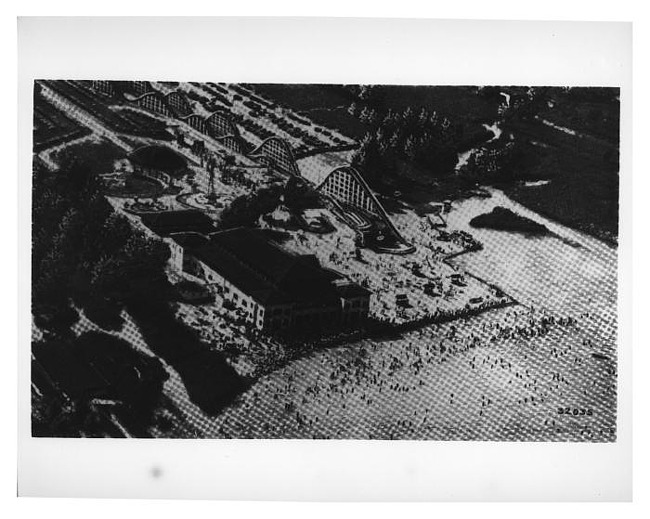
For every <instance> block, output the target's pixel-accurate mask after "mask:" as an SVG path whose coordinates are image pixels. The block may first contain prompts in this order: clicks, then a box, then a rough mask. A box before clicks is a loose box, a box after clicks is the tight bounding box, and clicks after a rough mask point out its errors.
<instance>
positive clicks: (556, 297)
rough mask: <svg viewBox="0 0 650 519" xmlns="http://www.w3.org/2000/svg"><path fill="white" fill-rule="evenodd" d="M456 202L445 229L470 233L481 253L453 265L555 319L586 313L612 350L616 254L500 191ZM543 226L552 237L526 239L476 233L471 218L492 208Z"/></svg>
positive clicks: (501, 233) (485, 231) (517, 235)
mask: <svg viewBox="0 0 650 519" xmlns="http://www.w3.org/2000/svg"><path fill="white" fill-rule="evenodd" d="M490 192H491V195H492V196H491V197H490V198H486V199H480V198H472V199H469V200H465V201H462V202H459V203H457V204H456V205H455V207H454V208H453V209H452V211H451V212H450V214H449V215H448V217H447V221H448V225H449V227H451V228H454V229H462V230H465V231H468V232H470V233H471V234H473V235H474V236H475V237H476V238H477V239H478V240H479V241H480V242H481V243H482V244H483V250H481V251H479V252H475V253H472V254H466V255H463V256H460V257H458V258H456V259H454V260H453V261H454V262H455V263H456V264H459V265H461V266H462V267H463V268H464V269H466V270H468V271H469V272H471V273H472V274H475V275H477V276H479V277H481V278H483V279H485V280H486V281H488V282H490V283H494V284H496V285H498V286H500V287H501V288H502V289H503V290H505V291H506V292H507V293H508V294H510V295H511V296H513V297H514V298H516V299H517V300H518V301H519V302H520V303H522V304H525V305H534V306H536V307H539V308H544V309H546V310H548V311H550V312H553V313H555V314H559V315H569V316H574V315H579V314H583V313H589V318H588V319H589V321H590V324H591V326H593V327H594V328H595V329H598V330H600V336H601V342H602V344H603V346H604V347H605V348H607V349H610V348H612V349H613V348H614V347H615V336H616V330H615V321H616V296H617V290H616V282H617V268H616V265H617V253H616V249H614V248H612V247H610V246H609V245H607V244H605V243H603V242H601V241H599V240H597V239H596V238H593V237H591V236H587V235H585V234H583V233H580V232H578V231H575V230H573V229H569V228H567V227H565V226H563V225H560V224H558V223H556V222H553V221H551V220H549V219H547V218H544V217H542V216H540V215H538V214H536V213H535V212H533V211H531V210H529V209H526V208H525V207H523V206H522V205H521V204H518V203H517V202H515V201H513V200H511V199H510V198H508V197H507V196H506V195H505V194H504V193H503V192H501V191H499V190H496V189H491V190H490ZM496 206H502V207H506V208H508V209H510V210H512V211H513V212H516V213H518V214H520V215H522V216H525V217H527V218H529V219H531V220H534V221H536V222H538V223H541V224H543V225H545V226H546V227H547V228H548V229H549V230H550V231H551V233H553V235H551V236H542V237H527V236H526V235H523V234H521V233H512V232H506V231H496V230H491V229H477V228H473V227H471V226H470V225H469V222H470V220H471V219H472V218H474V217H475V216H477V215H479V214H483V213H486V212H490V211H491V210H492V209H493V208H494V207H496Z"/></svg>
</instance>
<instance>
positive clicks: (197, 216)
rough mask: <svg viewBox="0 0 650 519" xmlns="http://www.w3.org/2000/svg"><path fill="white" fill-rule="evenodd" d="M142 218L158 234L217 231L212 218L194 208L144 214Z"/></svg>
mask: <svg viewBox="0 0 650 519" xmlns="http://www.w3.org/2000/svg"><path fill="white" fill-rule="evenodd" d="M140 220H141V221H142V223H143V224H144V225H146V226H147V227H148V228H149V229H151V230H152V231H153V232H155V233H156V234H157V235H158V236H163V237H167V236H169V235H170V234H176V233H198V234H210V233H213V232H215V231H216V229H215V227H214V222H213V221H212V219H211V218H210V217H209V216H207V215H206V214H205V213H202V212H201V211H197V210H194V209H183V210H180V211H163V212H159V213H148V214H143V215H141V216H140Z"/></svg>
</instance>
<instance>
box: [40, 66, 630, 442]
mask: <svg viewBox="0 0 650 519" xmlns="http://www.w3.org/2000/svg"><path fill="white" fill-rule="evenodd" d="M131 79H133V80H117V79H115V80H107V79H102V80H78V79H39V80H36V81H34V82H33V148H32V207H31V217H32V222H31V231H32V236H31V279H32V290H31V434H32V436H33V437H67V438H167V439H173V438H182V439H202V438H208V439H317V440H329V439H332V440H333V439H361V440H438V441H445V440H454V441H458V440H469V441H508V442H512V441H517V442H598V443H604V442H615V441H616V439H617V429H616V423H617V300H618V299H617V298H618V287H617V275H618V272H617V271H618V269H617V264H618V261H617V258H618V231H619V223H618V222H619V143H620V136H619V131H620V128H619V127H620V97H619V94H620V91H619V88H614V87H601V86H597V85H594V86H566V87H564V86H544V85H502V86H498V85H496V86H495V85H467V86H444V85H388V84H386V85H384V84H280V83H224V82H219V78H218V77H216V78H215V82H172V81H143V80H139V79H138V78H131ZM183 79H191V78H183ZM222 79H223V78H222ZM310 445H311V443H310Z"/></svg>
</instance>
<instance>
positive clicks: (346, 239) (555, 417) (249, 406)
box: [33, 86, 617, 442]
mask: <svg viewBox="0 0 650 519" xmlns="http://www.w3.org/2000/svg"><path fill="white" fill-rule="evenodd" d="M205 88H206V87H203V86H201V89H203V90H205ZM259 124H260V125H262V126H264V124H265V120H264V119H263V118H261V119H259ZM267 128H268V131H273V132H276V130H277V127H276V126H275V125H274V124H271V123H269V124H268V127H267ZM348 159H349V155H348V152H330V153H325V154H321V155H318V156H315V157H306V158H303V159H300V160H298V165H299V167H300V170H301V173H302V174H303V175H304V176H305V177H306V178H308V179H310V180H312V181H313V182H314V183H316V184H318V183H320V182H319V181H318V179H320V180H321V181H322V179H323V178H324V177H325V174H326V173H327V172H329V171H331V170H332V169H334V168H336V167H338V166H341V165H345V164H347V163H349V161H348ZM490 194H491V196H490V197H489V198H478V197H477V198H471V199H468V200H464V201H460V202H456V203H455V204H454V207H453V208H452V210H451V212H449V213H448V214H447V215H445V220H446V225H447V226H446V228H445V230H446V231H465V232H469V233H470V234H471V235H472V236H473V237H474V238H475V239H476V240H478V241H479V242H480V243H481V244H482V245H483V249H482V250H480V251H476V252H471V253H467V254H463V255H461V256H458V257H455V258H454V259H450V260H449V261H448V262H443V261H442V257H443V256H444V254H453V253H455V252H460V250H462V247H461V248H460V250H456V249H454V245H453V244H449V243H448V242H441V241H436V234H437V231H434V230H432V229H430V228H429V229H427V228H426V227H423V225H422V224H423V222H422V219H421V218H419V217H418V216H417V215H416V214H415V213H414V211H413V210H412V208H409V207H404V208H403V209H402V211H400V212H395V213H393V214H391V218H392V219H393V221H394V223H395V224H396V226H397V228H398V229H399V230H400V232H401V233H402V234H403V235H404V237H405V238H406V239H407V240H408V241H410V242H411V243H414V244H415V245H416V246H417V251H416V252H415V253H414V254H412V255H407V256H386V255H378V254H375V253H372V252H370V251H367V250H364V251H363V252H362V254H363V257H364V260H365V262H366V263H365V264H364V263H361V262H357V261H355V260H353V259H351V253H352V252H353V251H354V246H353V241H352V237H353V232H352V231H351V230H350V229H348V228H346V227H345V226H343V225H341V224H340V223H339V222H336V221H335V222H334V223H335V225H336V226H337V233H336V235H334V236H330V237H319V236H314V235H306V234H303V233H292V240H290V242H289V243H287V244H285V246H286V247H287V248H289V249H290V250H294V251H295V252H300V253H307V252H311V253H313V254H316V255H317V256H318V257H319V259H320V260H321V263H323V264H325V265H326V266H330V267H333V268H336V269H338V270H341V271H342V272H344V273H345V274H346V275H348V276H350V277H352V278H353V279H357V280H361V279H366V280H367V281H368V282H369V284H370V286H371V289H372V291H373V302H372V306H371V311H372V313H373V315H375V316H386V315H388V316H390V317H391V318H393V319H395V320H397V321H399V320H400V319H409V318H413V316H419V315H421V313H424V312H426V311H431V310H432V309H435V308H436V307H437V308H440V309H444V310H448V311H452V310H453V309H454V308H458V307H460V308H462V307H464V305H465V304H466V302H467V300H468V299H469V298H470V297H477V296H478V297H481V298H483V300H484V301H486V302H491V303H496V301H497V299H498V298H497V297H496V296H495V294H494V291H493V289H492V288H491V285H494V286H497V287H499V288H500V289H502V290H503V291H504V292H505V294H507V296H508V297H509V298H512V300H513V301H514V302H516V303H518V304H515V305H511V306H508V307H505V308H494V309H486V311H485V312H483V313H481V314H480V315H478V316H474V317H468V318H460V319H457V320H455V321H452V322H449V323H446V324H444V325H429V326H424V327H422V328H420V329H417V330H415V331H412V332H408V333H403V334H401V335H400V336H397V337H391V338H385V339H382V340H360V341H356V342H353V343H350V344H346V345H342V346H337V347H332V348H329V349H324V350H320V351H316V352H312V353H311V354H309V355H307V356H304V357H302V358H299V359H297V360H293V361H291V362H289V363H288V364H287V365H285V366H284V367H281V368H279V369H277V370H275V371H272V372H270V373H267V374H265V375H264V376H262V377H261V378H259V379H258V380H256V381H255V382H254V384H253V385H252V387H251V388H250V389H249V390H248V391H246V392H245V393H244V394H242V395H241V396H240V397H239V398H238V399H237V401H236V402H234V403H233V404H232V405H231V406H230V407H228V408H227V409H225V410H224V411H223V412H222V413H220V414H219V415H216V416H210V415H208V414H206V413H205V412H203V411H202V410H201V409H200V408H199V407H198V406H197V405H196V404H194V403H193V402H192V401H191V400H190V398H189V397H188V394H187V391H186V389H185V385H184V383H183V381H182V379H181V377H180V376H179V374H178V373H177V372H176V371H175V370H174V369H173V367H172V366H170V365H169V364H167V363H165V362H164V360H163V359H161V360H162V361H163V363H164V364H165V367H166V369H167V371H168V372H169V374H170V378H169V379H168V381H167V382H166V383H165V388H164V395H165V398H164V401H163V402H162V403H161V407H160V409H159V411H158V413H159V414H160V415H161V416H165V417H167V418H168V420H169V421H170V422H171V423H172V426H171V427H169V428H165V429H164V430H163V429H162V428H159V427H158V426H156V427H155V428H154V429H152V433H153V434H154V435H155V436H162V437H203V438H338V439H348V438H350V439H353V438H355V439H356V438H358V439H370V438H372V439H432V440H492V441H512V440H514V441H593V442H602V441H614V440H615V439H616V430H615V427H616V368H617V366H616V335H617V333H616V327H617V323H616V307H617V305H616V301H617V290H616V278H617V257H616V250H615V249H612V248H610V247H608V246H607V245H605V244H603V243H601V242H599V241H598V240H596V239H594V238H591V237H589V236H586V235H584V234H581V233H578V232H576V231H573V230H571V229H568V228H566V227H563V226H561V225H558V224H556V223H554V222H552V221H549V220H547V219H545V218H543V217H541V216H539V215H537V214H535V213H534V212H532V211H529V210H528V209H526V208H524V207H522V206H520V205H519V204H517V203H516V202H513V201H512V200H510V199H509V198H508V197H506V196H505V195H503V194H502V193H501V192H499V191H496V190H493V191H491V193H490ZM496 206H502V207H506V208H509V209H511V210H513V211H515V212H517V213H519V214H521V215H523V216H525V217H528V218H531V219H533V220H535V221H537V222H539V223H542V224H544V225H546V227H547V228H548V229H549V231H550V234H549V235H548V236H544V237H538V238H530V237H527V236H525V235H520V234H516V233H506V232H500V231H493V230H488V229H474V228H472V227H470V225H469V221H470V220H471V219H472V218H473V217H474V216H477V215H479V214H483V213H486V212H489V211H491V210H492V209H493V208H494V207H496ZM339 237H340V238H341V240H340V241H337V238H339ZM435 248H438V249H439V251H438V253H437V254H436V253H435V252H432V250H435ZM432 255H434V256H436V258H437V259H436V261H435V262H434V263H435V264H434V266H433V267H432V268H435V269H438V270H437V271H436V272H437V273H438V274H440V276H441V277H442V278H444V279H448V277H449V275H450V273H452V272H456V271H458V272H460V273H463V274H464V275H465V276H466V277H467V287H466V288H464V289H463V290H462V291H460V290H458V291H456V292H453V291H452V292H450V294H451V296H450V297H449V298H446V297H438V298H436V297H433V296H432V297H429V296H425V295H424V294H423V292H422V291H421V281H419V280H417V279H415V278H414V276H412V275H410V274H408V271H409V269H410V268H411V266H410V265H408V263H418V264H421V265H426V264H427V262H428V258H429V257H430V256H432ZM389 273H390V274H389ZM405 273H406V274H405ZM445 283H446V284H445V288H446V289H448V290H455V289H453V287H451V286H450V285H449V283H448V281H445ZM396 287H398V288H396ZM396 290H399V291H400V292H405V293H407V294H409V298H410V303H411V305H412V306H413V308H412V309H411V310H409V312H411V314H410V317H409V315H408V314H407V316H406V317H399V316H397V315H396V312H395V311H394V308H389V307H390V305H391V301H392V300H394V295H395V292H396ZM461 292H462V293H461ZM391 298H392V299H391ZM393 306H394V305H393ZM486 306H487V305H486ZM194 311H195V310H192V309H190V308H184V309H183V308H181V310H180V311H179V317H180V316H181V314H182V317H183V319H184V320H187V319H188V318H189V317H188V316H191V315H192V312H194ZM196 311H197V312H198V311H199V310H196ZM207 311H208V310H206V312H207ZM208 317H209V319H208V325H202V326H199V325H196V326H197V327H198V328H199V329H200V332H201V333H202V335H203V337H204V340H205V341H206V344H208V345H209V346H210V347H214V348H217V349H222V348H223V346H224V343H225V340H226V339H225V338H224V337H223V336H222V335H219V334H218V333H216V332H213V331H212V330H213V329H215V328H216V325H217V324H218V322H219V321H220V320H222V319H223V318H222V317H220V316H219V315H217V313H216V310H215V312H213V313H209V314H208ZM124 318H125V319H124V322H125V324H124V326H123V328H122V330H120V331H119V332H109V333H116V334H117V335H119V336H120V337H122V338H123V339H125V340H127V341H129V342H130V343H131V344H132V345H133V346H134V347H135V348H137V349H138V350H140V351H142V352H143V353H145V354H149V355H152V353H151V351H150V349H149V347H148V345H147V344H146V343H145V341H144V340H143V338H142V336H141V334H140V332H139V330H138V327H137V325H136V324H135V323H134V322H133V321H132V320H131V319H130V317H129V316H128V315H126V314H125V315H124ZM190 320H191V319H190ZM186 322H187V321H186ZM93 328H96V327H95V325H94V324H93V323H91V322H90V321H88V320H87V319H85V318H83V317H82V319H81V320H80V322H79V323H78V324H77V325H76V331H77V333H81V332H83V331H87V330H90V329H93ZM235 335H236V334H235ZM33 336H34V337H33V338H34V340H37V339H38V330H34V333H33ZM240 339H241V337H240ZM242 341H243V339H242ZM254 346H255V345H251V344H247V345H246V347H247V348H249V349H250V348H254ZM206 347H207V346H206ZM246 357H247V355H246V354H244V355H242V356H241V358H240V359H239V363H238V364H236V367H237V369H238V370H240V371H243V367H242V366H243V365H244V364H245V362H244V361H245V360H246ZM251 357H254V356H251Z"/></svg>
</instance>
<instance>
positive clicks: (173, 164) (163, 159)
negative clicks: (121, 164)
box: [129, 144, 187, 177]
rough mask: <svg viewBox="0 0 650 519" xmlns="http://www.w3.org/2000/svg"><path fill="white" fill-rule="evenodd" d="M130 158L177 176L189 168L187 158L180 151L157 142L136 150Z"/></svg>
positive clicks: (148, 166)
mask: <svg viewBox="0 0 650 519" xmlns="http://www.w3.org/2000/svg"><path fill="white" fill-rule="evenodd" d="M129 160H130V161H131V162H132V163H134V164H136V165H138V166H141V167H145V168H152V169H157V170H159V171H164V172H165V173H167V174H168V175H172V176H176V177H180V176H182V175H183V174H184V173H185V170H186V168H187V160H185V157H183V156H182V155H181V154H180V153H177V152H175V151H174V150H173V149H171V148H168V147H167V146H160V145H155V144H152V145H148V146H142V147H141V148H138V149H137V150H134V151H133V152H131V154H130V155H129Z"/></svg>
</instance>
